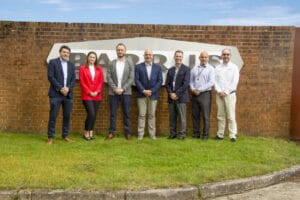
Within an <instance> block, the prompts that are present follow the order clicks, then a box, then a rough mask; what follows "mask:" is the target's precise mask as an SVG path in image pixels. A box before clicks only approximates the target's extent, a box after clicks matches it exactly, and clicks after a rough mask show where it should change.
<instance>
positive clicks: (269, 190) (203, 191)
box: [0, 165, 300, 200]
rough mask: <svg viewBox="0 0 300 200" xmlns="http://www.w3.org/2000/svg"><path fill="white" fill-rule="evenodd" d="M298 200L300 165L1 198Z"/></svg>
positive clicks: (2, 195)
mask: <svg viewBox="0 0 300 200" xmlns="http://www.w3.org/2000/svg"><path fill="white" fill-rule="evenodd" d="M41 199H42V200H50V199H51V200H69V199H70V200H81V199H84V200H102V199H103V200H116V199H118V200H165V199H172V200H194V199H195V200H196V199H216V200H229V199H230V200H235V199H243V200H244V199H245V200H269V199H270V200H277V199H278V200H279V199H280V200H282V199H284V200H294V199H295V200H296V199H297V200H298V199H300V165H297V166H293V167H291V168H288V169H284V170H281V171H278V172H274V173H270V174H266V175H263V176H255V177H250V178H245V179H237V180H231V181H225V182H218V183H211V184H203V185H199V186H198V187H196V186H195V187H186V188H174V189H153V190H146V191H117V192H100V191H81V190H38V189H36V190H7V191H0V200H41Z"/></svg>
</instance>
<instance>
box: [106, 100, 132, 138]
mask: <svg viewBox="0 0 300 200" xmlns="http://www.w3.org/2000/svg"><path fill="white" fill-rule="evenodd" d="M120 102H121V106H122V111H123V123H124V131H125V134H126V135H129V134H130V102H131V95H109V106H110V127H109V133H111V134H115V131H116V123H117V114H118V105H119V103H120Z"/></svg>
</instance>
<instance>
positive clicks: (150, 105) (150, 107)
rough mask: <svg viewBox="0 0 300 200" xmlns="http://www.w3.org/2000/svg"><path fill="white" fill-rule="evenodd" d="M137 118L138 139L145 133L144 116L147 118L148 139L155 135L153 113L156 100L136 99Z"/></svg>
mask: <svg viewBox="0 0 300 200" xmlns="http://www.w3.org/2000/svg"><path fill="white" fill-rule="evenodd" d="M137 103H138V109H139V117H138V137H139V138H143V136H144V133H145V121H146V114H147V117H148V132H149V135H150V137H152V138H153V137H155V135H156V124H155V112H156V104H157V100H151V99H150V98H146V97H144V98H137Z"/></svg>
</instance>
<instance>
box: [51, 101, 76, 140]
mask: <svg viewBox="0 0 300 200" xmlns="http://www.w3.org/2000/svg"><path fill="white" fill-rule="evenodd" d="M60 106H62V109H63V124H62V137H63V138H65V137H68V135H69V128H70V118H71V112H72V107H73V99H69V98H67V97H53V98H50V112H49V121H48V138H49V139H50V138H54V134H55V126H56V118H57V115H58V113H59V109H60Z"/></svg>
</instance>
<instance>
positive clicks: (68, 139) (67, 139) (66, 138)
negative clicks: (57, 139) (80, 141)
mask: <svg viewBox="0 0 300 200" xmlns="http://www.w3.org/2000/svg"><path fill="white" fill-rule="evenodd" d="M63 140H64V141H66V142H68V143H72V142H74V140H72V139H71V138H69V137H65V138H63Z"/></svg>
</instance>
